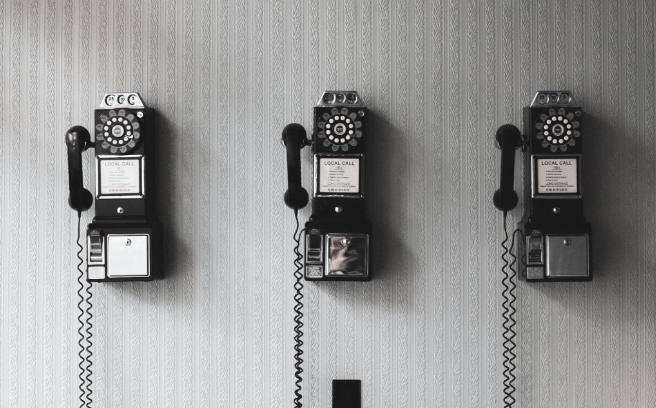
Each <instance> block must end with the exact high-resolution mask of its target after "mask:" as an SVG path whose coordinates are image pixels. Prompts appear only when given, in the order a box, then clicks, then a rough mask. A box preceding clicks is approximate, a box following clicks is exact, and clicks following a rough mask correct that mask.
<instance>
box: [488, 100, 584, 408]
mask: <svg viewBox="0 0 656 408" xmlns="http://www.w3.org/2000/svg"><path fill="white" fill-rule="evenodd" d="M581 119H582V111H581V108H580V107H579V106H577V104H576V102H575V101H574V99H573V98H572V95H571V94H570V93H569V92H562V91H546V92H538V93H537V95H536V96H535V97H534V98H533V101H532V102H531V104H530V106H528V107H526V108H524V135H523V136H522V134H521V133H520V131H519V129H517V128H516V127H515V126H513V125H503V126H501V127H500V128H499V129H498V130H497V133H496V135H495V138H496V142H497V144H498V147H499V148H500V149H501V186H500V187H499V189H498V190H497V191H496V192H495V193H494V197H493V202H494V206H495V207H496V208H498V209H499V210H501V211H503V223H504V227H503V228H504V234H505V239H504V240H503V242H502V244H501V245H502V247H503V255H502V259H503V268H502V271H503V275H504V277H503V287H504V291H503V299H504V301H503V305H502V308H503V328H504V331H503V339H504V341H503V348H504V352H503V357H504V363H503V366H504V370H503V376H504V381H503V385H504V389H503V392H504V398H503V400H504V404H505V405H504V407H506V408H510V407H512V406H513V405H514V403H515V397H514V392H515V385H514V382H515V379H516V377H515V368H516V366H515V357H516V354H515V346H516V343H515V335H516V332H515V324H516V321H515V311H516V309H515V300H516V297H515V293H514V291H515V289H516V283H515V280H514V279H515V261H516V260H517V259H519V265H520V272H521V273H520V274H519V276H520V277H521V278H522V279H524V280H526V281H529V282H555V281H589V280H591V279H592V262H591V254H590V243H591V238H592V230H591V226H590V223H588V222H586V220H585V217H584V216H583V202H582V194H581V161H582V156H583V143H582V142H583V135H582V126H581ZM519 148H521V149H522V151H523V152H524V169H525V172H524V216H523V218H522V220H521V221H520V222H519V225H518V228H517V229H516V230H515V231H514V232H513V233H512V234H511V235H512V239H510V238H509V234H508V230H507V222H506V221H507V215H508V211H510V210H512V209H513V208H515V206H517V203H518V201H519V198H518V197H517V193H515V190H514V168H515V150H517V149H519ZM516 235H519V236H520V237H522V240H521V241H520V244H519V245H518V250H517V253H518V255H517V256H515V255H513V253H512V251H513V247H514V242H515V236H516ZM508 241H511V244H510V246H509V245H508Z"/></svg>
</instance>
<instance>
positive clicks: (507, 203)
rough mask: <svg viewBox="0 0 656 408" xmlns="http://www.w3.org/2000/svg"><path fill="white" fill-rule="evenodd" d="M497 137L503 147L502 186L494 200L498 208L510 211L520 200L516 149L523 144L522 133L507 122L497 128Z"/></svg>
mask: <svg viewBox="0 0 656 408" xmlns="http://www.w3.org/2000/svg"><path fill="white" fill-rule="evenodd" d="M495 138H496V141H497V144H498V146H499V148H500V149H501V182H500V184H501V186H500V188H499V189H498V190H497V191H496V192H495V193H494V197H493V198H492V201H493V203H494V206H495V207H496V208H497V209H499V210H501V211H509V210H512V209H513V208H515V207H516V206H517V202H518V201H519V198H518V197H517V193H516V192H515V189H514V184H515V150H517V149H518V148H519V147H520V146H521V145H522V135H521V133H520V132H519V129H517V127H515V126H513V125H510V124H507V125H503V126H501V127H500V128H499V129H497V133H496V135H495Z"/></svg>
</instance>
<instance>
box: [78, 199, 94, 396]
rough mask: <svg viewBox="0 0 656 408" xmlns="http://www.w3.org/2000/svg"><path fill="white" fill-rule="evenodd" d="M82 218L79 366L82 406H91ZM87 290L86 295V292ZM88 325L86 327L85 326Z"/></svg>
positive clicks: (88, 307) (88, 309) (88, 297)
mask: <svg viewBox="0 0 656 408" xmlns="http://www.w3.org/2000/svg"><path fill="white" fill-rule="evenodd" d="M81 218H82V211H78V212H77V247H78V248H79V250H78V251H77V259H78V261H79V262H78V264H77V270H78V271H79V272H80V273H79V275H78V278H77V281H78V283H79V289H78V291H77V294H78V299H79V302H78V303H77V308H78V310H79V311H80V314H79V315H78V318H77V321H78V323H79V324H80V326H79V329H78V331H77V333H78V334H79V335H80V339H79V340H78V345H79V346H80V351H79V352H78V356H79V357H80V363H79V364H78V367H79V368H80V375H79V377H78V378H79V379H80V386H79V390H80V408H85V407H87V408H89V407H91V403H92V402H93V399H92V398H91V393H92V391H91V375H92V371H91V355H92V352H91V327H92V325H91V317H93V316H92V314H91V282H89V285H88V286H87V288H86V290H85V288H84V280H83V279H84V270H83V268H82V265H84V259H83V258H82V252H83V251H84V247H83V246H82V244H80V238H81V236H80V235H81V234H80V220H81ZM85 292H86V296H85V294H84V293H85ZM85 310H86V313H87V318H86V320H85V319H84V315H85ZM85 326H86V327H85Z"/></svg>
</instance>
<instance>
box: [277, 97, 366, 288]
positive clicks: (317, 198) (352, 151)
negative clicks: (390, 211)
mask: <svg viewBox="0 0 656 408" xmlns="http://www.w3.org/2000/svg"><path fill="white" fill-rule="evenodd" d="M366 119H367V108H366V106H365V105H364V103H363V102H362V99H361V98H360V96H359V95H358V94H357V92H354V91H327V92H324V93H323V95H322V96H321V99H320V100H319V102H318V103H317V106H315V107H314V119H313V129H312V130H313V131H312V141H311V142H310V141H309V140H308V139H307V138H306V133H305V129H304V128H303V127H302V126H301V125H299V124H296V123H292V124H290V125H287V126H286V127H285V129H284V130H283V133H282V140H283V143H284V144H285V146H286V148H287V170H288V181H289V188H288V190H287V192H286V193H285V203H286V204H287V206H288V207H290V208H293V209H295V210H298V209H300V208H303V207H305V205H306V204H307V202H308V194H307V192H306V191H305V189H303V187H301V163H300V162H301V159H300V149H301V148H302V147H303V146H305V145H307V144H311V145H312V156H313V162H314V173H313V174H314V177H313V179H314V192H313V195H312V215H311V217H310V220H309V221H308V222H306V223H305V253H304V255H305V267H304V277H305V279H306V280H313V281H330V280H341V281H367V280H370V279H371V277H372V268H371V223H370V222H369V221H368V220H367V219H366V214H365V158H366V147H367V137H368V135H367V131H366V126H365V125H366Z"/></svg>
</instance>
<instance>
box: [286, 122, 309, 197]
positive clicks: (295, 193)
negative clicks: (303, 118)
mask: <svg viewBox="0 0 656 408" xmlns="http://www.w3.org/2000/svg"><path fill="white" fill-rule="evenodd" d="M282 142H283V144H284V145H285V146H286V147H287V184H288V186H287V187H288V188H287V191H286V192H285V204H287V207H289V208H292V209H295V210H299V209H301V208H305V206H306V205H307V203H308V201H309V200H310V197H309V196H308V193H307V190H305V189H304V188H303V187H302V186H301V149H302V148H303V146H305V145H306V144H307V143H308V142H309V141H308V140H307V138H306V136H305V128H303V126H301V125H299V124H298V123H290V124H289V125H287V126H285V128H284V129H283V131H282Z"/></svg>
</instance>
